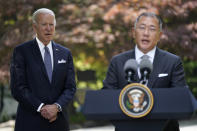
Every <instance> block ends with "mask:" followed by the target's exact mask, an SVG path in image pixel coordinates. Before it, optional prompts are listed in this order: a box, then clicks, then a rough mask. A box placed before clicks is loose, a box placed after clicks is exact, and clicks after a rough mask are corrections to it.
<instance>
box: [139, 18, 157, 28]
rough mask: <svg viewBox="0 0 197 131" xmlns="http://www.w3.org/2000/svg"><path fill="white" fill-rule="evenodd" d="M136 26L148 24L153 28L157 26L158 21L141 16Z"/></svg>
mask: <svg viewBox="0 0 197 131" xmlns="http://www.w3.org/2000/svg"><path fill="white" fill-rule="evenodd" d="M138 24H140V25H141V24H144V25H146V24H150V25H155V26H159V21H158V19H157V18H155V17H152V16H142V17H140V19H139V21H138Z"/></svg>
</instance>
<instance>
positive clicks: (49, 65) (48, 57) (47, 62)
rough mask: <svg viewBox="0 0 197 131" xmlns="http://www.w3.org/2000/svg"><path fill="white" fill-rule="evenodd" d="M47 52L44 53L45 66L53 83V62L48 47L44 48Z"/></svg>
mask: <svg viewBox="0 0 197 131" xmlns="http://www.w3.org/2000/svg"><path fill="white" fill-rule="evenodd" d="M44 49H45V52H44V64H45V68H46V70H47V75H48V78H49V80H50V82H51V79H52V62H51V55H50V52H49V48H48V47H47V46H45V47H44Z"/></svg>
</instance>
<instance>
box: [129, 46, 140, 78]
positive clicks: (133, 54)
mask: <svg viewBox="0 0 197 131" xmlns="http://www.w3.org/2000/svg"><path fill="white" fill-rule="evenodd" d="M131 59H135V60H136V58H135V49H133V50H132V51H131ZM135 78H136V81H137V82H139V81H140V78H139V75H138V71H137V72H136V75H135Z"/></svg>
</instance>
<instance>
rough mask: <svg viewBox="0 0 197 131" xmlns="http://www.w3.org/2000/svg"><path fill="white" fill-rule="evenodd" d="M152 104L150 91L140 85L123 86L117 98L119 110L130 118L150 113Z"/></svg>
mask: <svg viewBox="0 0 197 131" xmlns="http://www.w3.org/2000/svg"><path fill="white" fill-rule="evenodd" d="M153 102H154V99H153V95H152V92H151V91H150V89H149V88H148V87H146V86H145V85H143V84H140V83H132V84H129V85H127V86H125V87H124V88H123V89H122V91H121V92H120V96H119V105H120V108H121V110H122V111H123V113H125V114H126V115H128V116H129V117H132V118H141V117H144V116H146V115H147V114H148V113H149V112H150V111H151V109H152V107H153Z"/></svg>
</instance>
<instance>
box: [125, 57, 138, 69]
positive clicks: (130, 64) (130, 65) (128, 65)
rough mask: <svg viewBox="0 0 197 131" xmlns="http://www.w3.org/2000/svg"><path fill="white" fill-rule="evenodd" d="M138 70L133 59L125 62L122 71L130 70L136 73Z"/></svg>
mask: <svg viewBox="0 0 197 131" xmlns="http://www.w3.org/2000/svg"><path fill="white" fill-rule="evenodd" d="M137 68H138V63H137V61H136V60H135V59H129V60H127V61H126V62H125V65H124V71H125V72H127V71H128V70H131V71H132V72H136V71H137Z"/></svg>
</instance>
